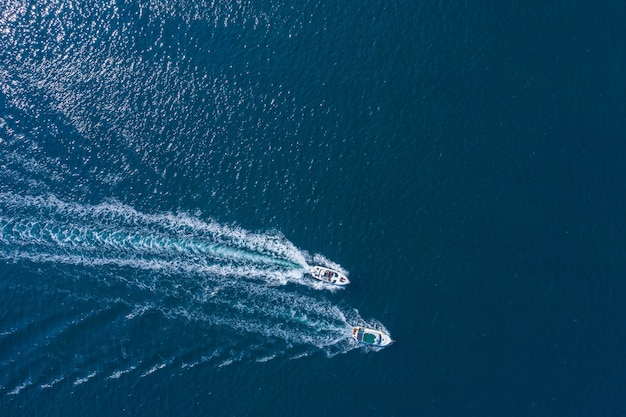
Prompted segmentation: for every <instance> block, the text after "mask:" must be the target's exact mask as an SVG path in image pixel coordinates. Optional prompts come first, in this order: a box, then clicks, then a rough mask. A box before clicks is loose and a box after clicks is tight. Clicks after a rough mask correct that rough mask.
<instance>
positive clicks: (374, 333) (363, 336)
mask: <svg viewBox="0 0 626 417" xmlns="http://www.w3.org/2000/svg"><path fill="white" fill-rule="evenodd" d="M352 338H353V339H354V340H356V341H357V342H359V343H362V344H364V345H368V346H376V347H385V346H389V345H390V344H392V343H393V340H392V339H391V336H389V335H388V334H387V333H385V332H382V331H380V330H376V329H370V328H368V327H362V326H356V327H354V328H353V329H352Z"/></svg>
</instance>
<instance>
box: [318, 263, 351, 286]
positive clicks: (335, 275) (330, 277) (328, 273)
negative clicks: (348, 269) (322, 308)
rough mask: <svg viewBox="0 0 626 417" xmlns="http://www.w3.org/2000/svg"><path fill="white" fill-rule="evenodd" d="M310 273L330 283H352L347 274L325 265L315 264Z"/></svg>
mask: <svg viewBox="0 0 626 417" xmlns="http://www.w3.org/2000/svg"><path fill="white" fill-rule="evenodd" d="M309 274H311V276H312V277H313V278H315V279H317V280H320V281H322V282H326V283H328V284H333V285H340V286H344V285H348V284H349V283H350V280H349V279H348V277H347V276H345V275H344V274H342V273H341V272H339V271H336V270H334V269H331V268H327V267H325V266H320V265H315V266H313V267H311V269H310V270H309Z"/></svg>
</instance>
